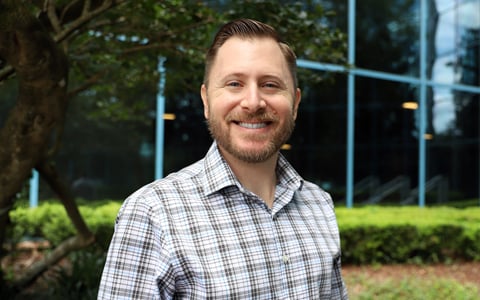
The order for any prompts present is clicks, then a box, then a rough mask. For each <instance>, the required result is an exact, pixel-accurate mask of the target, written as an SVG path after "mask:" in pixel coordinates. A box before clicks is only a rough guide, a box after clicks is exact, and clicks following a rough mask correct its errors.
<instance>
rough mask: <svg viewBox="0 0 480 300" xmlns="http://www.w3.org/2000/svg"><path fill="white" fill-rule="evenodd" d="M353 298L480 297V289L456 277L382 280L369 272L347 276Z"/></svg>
mask: <svg viewBox="0 0 480 300" xmlns="http://www.w3.org/2000/svg"><path fill="white" fill-rule="evenodd" d="M344 279H345V282H346V284H347V288H348V293H349V299H350V300H367V299H381V300H407V299H408V300H434V299H435V300H437V299H442V300H450V299H451V300H456V299H462V300H479V299H480V290H479V288H478V287H476V286H475V285H473V284H461V283H459V282H457V281H455V280H448V279H433V278H418V277H417V278H415V277H409V278H404V279H401V280H393V279H389V278H385V279H382V280H381V281H379V280H376V279H375V278H371V277H367V276H366V275H351V276H345V278H344Z"/></svg>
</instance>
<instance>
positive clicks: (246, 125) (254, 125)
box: [238, 122, 267, 129]
mask: <svg viewBox="0 0 480 300" xmlns="http://www.w3.org/2000/svg"><path fill="white" fill-rule="evenodd" d="M238 125H240V126H242V127H244V128H249V129H258V128H264V127H267V124H265V123H243V122H240V123H238Z"/></svg>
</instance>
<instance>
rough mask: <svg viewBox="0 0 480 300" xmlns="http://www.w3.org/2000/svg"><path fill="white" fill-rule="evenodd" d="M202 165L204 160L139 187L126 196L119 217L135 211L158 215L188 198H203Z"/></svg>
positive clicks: (136, 212)
mask: <svg viewBox="0 0 480 300" xmlns="http://www.w3.org/2000/svg"><path fill="white" fill-rule="evenodd" d="M202 165H203V160H200V161H198V162H196V163H194V164H192V165H190V166H188V167H185V168H183V169H181V170H180V171H177V172H174V173H171V174H169V175H168V176H166V177H164V178H162V179H158V180H155V181H153V182H151V183H149V184H146V185H144V186H143V187H141V188H139V189H138V190H136V191H135V192H133V193H132V194H131V195H129V196H128V197H127V198H126V200H125V201H124V203H123V205H122V207H121V209H120V212H119V217H121V215H123V214H126V213H128V212H133V211H134V212H135V214H138V213H141V214H143V215H146V214H148V215H150V214H155V215H158V214H161V213H162V211H165V210H168V209H172V208H171V207H172V206H176V205H181V204H182V203H183V202H185V201H186V200H187V199H188V200H194V199H199V198H201V196H200V195H202V194H203V193H204V192H203V189H204V188H203V186H204V184H203V183H202V181H203V180H204V172H203V168H202ZM194 195H196V196H194ZM169 207H170V208H169Z"/></svg>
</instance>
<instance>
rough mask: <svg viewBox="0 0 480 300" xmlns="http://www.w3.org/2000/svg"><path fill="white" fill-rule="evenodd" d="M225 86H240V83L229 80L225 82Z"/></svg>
mask: <svg viewBox="0 0 480 300" xmlns="http://www.w3.org/2000/svg"><path fill="white" fill-rule="evenodd" d="M227 86H229V87H240V86H241V84H240V82H238V81H230V82H227Z"/></svg>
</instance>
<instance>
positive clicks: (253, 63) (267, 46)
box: [211, 37, 289, 77]
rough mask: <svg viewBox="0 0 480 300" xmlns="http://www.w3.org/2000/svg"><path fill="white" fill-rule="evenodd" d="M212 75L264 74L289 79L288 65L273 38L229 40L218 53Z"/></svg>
mask: <svg viewBox="0 0 480 300" xmlns="http://www.w3.org/2000/svg"><path fill="white" fill-rule="evenodd" d="M211 71H212V73H215V75H216V76H221V75H223V74H225V73H230V72H247V73H251V72H264V73H275V74H276V75H278V76H280V75H282V76H283V77H284V76H286V77H289V72H288V65H287V61H286V58H285V57H284V55H283V53H282V50H281V49H280V46H279V45H278V43H277V42H276V41H275V40H273V39H271V38H239V37H232V38H230V39H228V40H227V41H226V42H225V43H224V44H223V45H222V46H221V47H220V48H219V49H218V52H217V57H216V58H215V61H214V63H213V66H212V70H211Z"/></svg>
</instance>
